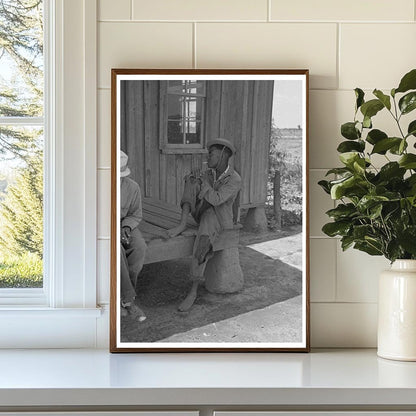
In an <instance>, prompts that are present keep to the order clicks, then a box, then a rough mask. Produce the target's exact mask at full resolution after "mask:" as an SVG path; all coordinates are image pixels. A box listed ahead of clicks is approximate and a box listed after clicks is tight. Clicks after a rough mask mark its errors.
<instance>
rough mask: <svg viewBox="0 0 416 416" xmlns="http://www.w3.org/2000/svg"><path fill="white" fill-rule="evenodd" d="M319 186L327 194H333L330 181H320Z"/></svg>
mask: <svg viewBox="0 0 416 416" xmlns="http://www.w3.org/2000/svg"><path fill="white" fill-rule="evenodd" d="M318 185H319V186H320V187H321V188H322V189H323V190H324V191H325V192H326V193H327V194H331V187H330V185H329V182H328V181H324V180H322V181H319V182H318Z"/></svg>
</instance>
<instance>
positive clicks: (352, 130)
mask: <svg viewBox="0 0 416 416" xmlns="http://www.w3.org/2000/svg"><path fill="white" fill-rule="evenodd" d="M341 135H342V136H343V137H345V138H346V139H348V140H357V139H359V138H360V137H361V133H360V131H359V130H358V129H357V123H356V122H353V121H351V122H348V123H344V124H343V125H342V126H341Z"/></svg>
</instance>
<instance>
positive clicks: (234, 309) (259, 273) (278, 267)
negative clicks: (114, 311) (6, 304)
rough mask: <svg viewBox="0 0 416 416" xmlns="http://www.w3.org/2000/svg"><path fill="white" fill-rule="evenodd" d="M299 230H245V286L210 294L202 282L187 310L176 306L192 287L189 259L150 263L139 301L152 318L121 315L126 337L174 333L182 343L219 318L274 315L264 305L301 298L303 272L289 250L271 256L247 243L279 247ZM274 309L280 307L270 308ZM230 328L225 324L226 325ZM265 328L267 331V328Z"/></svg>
mask: <svg viewBox="0 0 416 416" xmlns="http://www.w3.org/2000/svg"><path fill="white" fill-rule="evenodd" d="M299 233H301V226H292V227H287V228H285V229H284V230H281V231H269V232H267V233H264V234H252V233H248V232H244V231H242V232H241V235H240V246H239V252H240V264H241V268H242V270H243V274H244V287H243V289H242V290H241V291H239V292H238V293H233V294H227V295H220V294H213V293H209V292H208V291H207V290H206V289H205V288H204V287H203V286H202V285H201V286H200V287H199V291H198V298H197V300H196V302H195V304H194V306H193V307H192V308H191V310H190V311H188V312H179V311H178V310H177V307H178V305H179V303H180V302H181V301H182V300H183V299H184V297H185V296H186V294H187V292H188V290H189V288H190V285H191V282H190V280H189V264H190V261H189V259H178V260H172V261H165V262H160V263H155V264H149V265H146V266H145V267H144V268H143V271H142V273H141V274H140V277H139V282H138V285H137V292H138V301H139V303H140V305H141V306H142V308H143V310H144V311H145V313H146V315H147V319H146V320H145V321H144V322H142V323H138V322H136V321H135V320H134V319H132V318H131V317H126V318H122V320H121V339H122V341H123V342H155V341H162V340H165V339H166V338H169V337H172V336H175V334H176V336H175V341H180V340H181V338H180V334H182V333H187V332H189V331H192V330H194V329H195V328H200V327H205V326H207V325H210V324H212V323H216V322H220V321H221V322H223V321H224V322H227V320H229V319H230V318H233V317H238V316H246V315H244V314H247V313H250V312H251V311H256V310H261V309H264V311H266V312H263V314H264V313H271V312H267V309H265V308H269V307H271V306H272V305H276V304H278V303H281V302H284V301H287V300H289V299H292V298H295V297H298V296H299V295H301V294H302V272H301V270H300V269H299V267H296V266H295V265H294V263H293V262H291V261H290V259H291V258H292V257H293V256H291V253H290V252H289V253H285V256H282V257H280V256H279V255H278V254H279V253H274V254H273V255H266V254H264V253H263V252H261V251H259V250H258V249H254V248H251V247H248V246H250V245H253V247H256V246H257V245H259V243H264V242H267V241H269V242H272V241H273V243H271V244H269V246H270V247H273V246H276V247H279V245H278V241H279V240H282V239H285V238H288V237H291V236H295V235H299ZM288 240H290V239H288ZM282 241H283V240H282ZM274 242H276V244H274ZM274 251H276V250H274ZM286 251H287V249H286ZM266 252H267V250H266ZM268 254H270V253H268ZM286 258H287V259H288V260H286ZM282 259H283V260H284V261H282ZM285 261H286V262H285ZM272 310H275V309H270V311H272ZM289 318H290V317H289ZM225 326H226V325H225V324H223V327H225ZM253 330H254V329H253ZM256 330H257V331H260V332H261V331H262V330H263V329H262V328H261V326H260V327H259V328H257V329H256ZM264 330H265V331H266V330H267V329H266V328H264ZM251 332H253V331H251ZM227 337H228V335H227V332H226V331H224V334H223V337H222V339H221V342H235V340H233V339H232V338H231V336H230V338H227ZM178 338H179V339H178ZM243 341H244V340H243ZM246 341H247V342H249V341H250V340H246ZM275 342H287V340H285V339H282V340H275Z"/></svg>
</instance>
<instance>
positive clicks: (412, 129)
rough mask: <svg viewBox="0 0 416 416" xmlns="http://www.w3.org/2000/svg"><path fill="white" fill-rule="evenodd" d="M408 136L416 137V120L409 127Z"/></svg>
mask: <svg viewBox="0 0 416 416" xmlns="http://www.w3.org/2000/svg"><path fill="white" fill-rule="evenodd" d="M407 135H408V136H411V135H412V136H415V137H416V120H413V121H412V122H411V123H410V124H409V127H408V128H407Z"/></svg>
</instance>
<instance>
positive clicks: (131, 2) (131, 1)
mask: <svg viewBox="0 0 416 416" xmlns="http://www.w3.org/2000/svg"><path fill="white" fill-rule="evenodd" d="M133 1H134V0H130V20H133Z"/></svg>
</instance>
